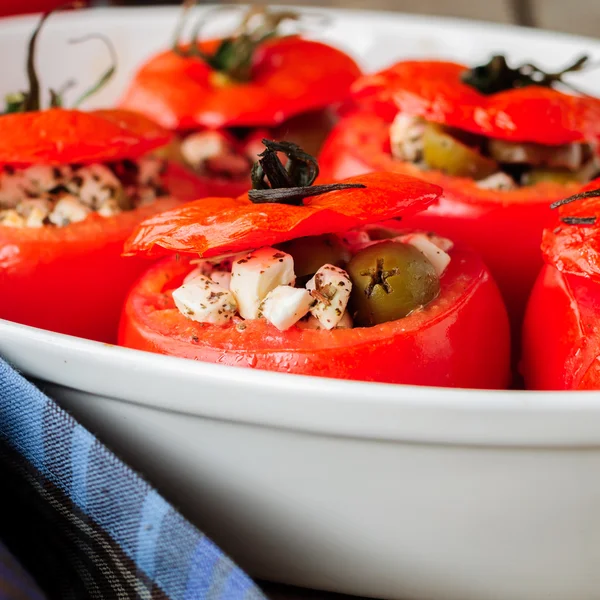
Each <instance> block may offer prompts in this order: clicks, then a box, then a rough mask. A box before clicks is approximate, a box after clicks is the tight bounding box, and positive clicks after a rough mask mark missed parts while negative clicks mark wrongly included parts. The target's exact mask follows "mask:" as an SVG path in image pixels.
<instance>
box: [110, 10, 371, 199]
mask: <svg viewBox="0 0 600 600" xmlns="http://www.w3.org/2000/svg"><path fill="white" fill-rule="evenodd" d="M185 15H186V13H185V12H184V20H183V21H182V25H183V23H184V22H185ZM303 18H304V17H302V16H301V15H298V14H295V13H293V12H291V11H282V12H273V11H269V10H268V9H265V8H254V9H252V10H250V12H249V13H248V14H247V15H246V17H245V18H244V19H243V20H242V23H241V24H240V26H239V28H238V30H237V31H236V32H235V33H234V34H233V35H232V36H230V37H226V38H222V39H213V40H208V41H199V40H198V39H197V34H198V29H199V27H198V28H195V31H194V37H195V39H193V41H192V43H191V44H183V43H181V42H180V40H179V36H177V38H178V39H176V41H175V43H174V46H173V48H172V49H170V50H167V51H165V52H162V53H160V54H158V55H156V56H154V57H152V58H151V59H150V60H149V61H148V62H147V63H145V64H144V65H143V66H142V67H141V69H140V70H139V71H138V72H137V74H136V75H135V77H134V79H133V81H132V82H131V85H130V87H129V89H128V90H127V92H126V94H125V96H124V97H123V99H122V102H121V106H122V107H124V108H128V109H132V110H136V111H139V112H141V113H143V114H145V115H146V116H148V117H150V118H152V119H153V120H155V121H156V122H157V123H160V124H161V125H163V126H164V127H166V128H168V129H170V130H174V131H176V132H177V134H178V138H177V140H176V142H174V144H173V146H172V147H171V149H170V152H171V155H172V156H175V157H176V158H178V159H179V160H180V161H182V162H183V163H185V164H187V165H188V166H189V167H191V168H193V169H194V170H195V172H196V173H197V174H198V175H200V176H202V177H203V178H204V179H205V181H206V184H207V186H209V188H210V190H211V192H212V193H213V194H214V195H224V196H237V195H239V194H242V193H244V192H245V191H246V190H247V189H248V187H249V186H250V169H251V167H252V164H253V163H254V161H255V160H256V154H257V152H260V148H261V147H260V140H261V139H262V138H263V137H265V136H267V137H276V138H281V139H287V140H289V141H292V142H296V143H299V144H301V145H302V146H303V147H305V148H306V149H307V150H309V151H311V149H312V151H313V153H315V152H316V151H317V149H318V148H320V146H321V143H322V141H323V140H324V138H325V136H326V134H327V132H328V131H329V130H330V129H331V127H332V124H333V119H334V115H333V113H332V111H331V108H332V107H333V106H334V105H336V104H337V103H340V102H341V101H343V100H344V99H345V98H346V96H347V94H348V91H349V88H350V85H351V84H352V82H353V81H354V80H355V79H356V78H357V77H358V76H359V75H360V70H359V68H358V66H357V65H356V63H355V62H354V61H353V60H352V59H351V58H350V57H349V56H348V55H346V54H344V53H343V52H342V51H340V50H338V49H336V48H333V47H332V46H329V45H326V44H323V43H320V42H317V41H311V40H307V39H303V38H302V37H301V36H299V35H283V33H282V31H281V27H282V24H284V22H295V21H296V22H297V21H301V20H302V19H303ZM203 19H206V15H204V14H203V15H202V16H201V20H203ZM201 23H202V21H201Z"/></svg>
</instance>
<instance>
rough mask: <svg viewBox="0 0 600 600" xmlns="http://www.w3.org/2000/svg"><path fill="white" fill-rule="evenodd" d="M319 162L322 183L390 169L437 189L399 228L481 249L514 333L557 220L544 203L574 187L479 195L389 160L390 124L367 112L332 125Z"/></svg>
mask: <svg viewBox="0 0 600 600" xmlns="http://www.w3.org/2000/svg"><path fill="white" fill-rule="evenodd" d="M319 164H320V166H321V177H322V179H323V180H325V179H327V180H329V179H340V178H345V177H350V176H355V175H358V174H362V173H367V172H371V171H394V172H401V173H406V174H408V175H412V176H414V177H418V178H420V179H423V180H425V181H429V182H431V183H435V184H437V185H440V186H441V187H442V188H443V189H444V194H443V196H442V198H441V199H440V200H439V202H438V203H436V204H434V205H432V206H430V207H429V208H427V210H425V211H423V212H420V213H418V214H415V215H410V216H408V217H406V218H403V219H402V223H403V225H404V226H406V227H407V228H414V229H422V230H426V231H435V232H436V233H438V234H440V235H443V236H445V237H448V238H450V239H453V240H456V241H460V242H463V243H465V244H467V245H468V246H470V247H471V248H473V249H474V250H476V251H477V252H479V253H480V254H481V256H482V258H483V259H484V261H485V263H486V265H487V266H488V267H489V268H490V271H491V273H492V275H493V277H494V279H495V280H496V282H497V283H498V286H499V288H500V290H501V292H502V295H503V297H504V299H505V302H506V305H507V307H508V311H509V315H510V317H511V321H512V322H513V327H514V331H515V332H518V331H519V328H520V324H521V322H522V318H523V314H524V311H525V306H526V304H527V298H528V296H529V292H530V291H531V288H532V286H533V283H534V281H535V278H536V276H537V274H538V273H539V270H540V268H541V266H542V258H541V253H540V240H541V237H542V230H543V229H544V227H547V226H549V225H551V224H552V223H554V221H555V218H556V215H554V214H553V212H552V211H551V210H550V206H549V205H550V203H551V202H553V201H554V200H558V199H561V198H564V197H566V196H569V195H570V194H572V193H575V192H576V191H577V190H578V187H579V186H578V185H577V184H574V185H562V184H538V185H535V186H531V187H527V188H521V189H519V190H515V191H494V190H484V189H481V188H479V187H477V185H476V184H475V182H473V181H472V180H469V179H464V178H457V177H450V176H447V175H444V174H442V173H440V172H437V171H423V170H421V169H419V168H417V167H415V166H414V165H412V164H410V163H405V162H401V161H398V160H395V159H394V158H393V157H392V155H391V153H390V144H389V123H387V122H386V121H384V120H383V119H381V118H379V117H377V116H376V115H372V114H365V113H359V114H353V115H351V116H348V117H346V118H345V119H343V120H342V121H341V122H340V123H339V124H338V125H337V127H336V128H335V129H334V130H333V132H332V134H331V135H330V137H329V138H328V140H327V141H326V143H325V146H324V148H323V151H322V152H321V156H320V160H319Z"/></svg>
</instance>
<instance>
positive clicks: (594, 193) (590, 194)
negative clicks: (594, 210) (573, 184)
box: [550, 189, 600, 209]
mask: <svg viewBox="0 0 600 600" xmlns="http://www.w3.org/2000/svg"><path fill="white" fill-rule="evenodd" d="M587 198H600V189H597V190H588V191H587V192H580V193H579V194H574V195H573V196H569V197H568V198H563V199H562V200H557V201H556V202H553V203H552V204H551V205H550V208H552V209H554V208H558V207H559V206H564V205H565V204H571V202H576V201H577V200H585V199H587Z"/></svg>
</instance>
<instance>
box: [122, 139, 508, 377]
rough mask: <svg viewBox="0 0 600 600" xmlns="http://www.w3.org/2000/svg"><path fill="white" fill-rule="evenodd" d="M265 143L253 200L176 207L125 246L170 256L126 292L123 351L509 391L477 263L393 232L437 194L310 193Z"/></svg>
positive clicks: (500, 330)
mask: <svg viewBox="0 0 600 600" xmlns="http://www.w3.org/2000/svg"><path fill="white" fill-rule="evenodd" d="M265 143H266V144H267V150H266V151H265V152H264V153H263V154H262V155H261V159H260V161H259V163H258V167H257V168H256V169H254V171H253V174H254V177H253V183H254V187H255V188H256V189H253V190H251V191H250V192H249V193H248V194H246V195H243V196H240V197H239V198H235V199H234V198H226V199H224V198H212V199H205V201H203V202H194V203H191V204H187V205H184V206H181V207H180V208H177V209H174V210H172V211H169V212H167V213H165V214H164V215H158V216H156V217H153V218H151V219H149V220H148V221H146V222H145V223H143V224H142V225H141V226H140V227H139V228H138V230H137V232H136V233H135V234H134V235H133V236H132V237H131V239H130V241H129V242H128V244H127V246H126V253H127V254H139V253H150V254H156V253H157V251H158V252H159V253H164V252H167V253H170V254H171V257H168V258H166V259H164V260H163V261H161V262H158V263H156V264H155V265H154V266H152V267H151V268H150V269H149V270H148V271H147V273H146V274H145V275H143V276H142V277H141V279H140V280H139V281H138V282H137V284H136V285H135V286H134V288H133V289H132V291H131V293H130V294H129V297H128V299H127V302H126V304H125V307H124V311H123V315H122V319H121V327H120V336H119V341H120V343H121V344H122V345H124V346H128V347H130V348H137V349H140V350H147V351H151V352H157V353H161V354H169V355H172V356H180V357H185V358H192V359H196V360H202V361H209V362H215V363H220V364H227V365H235V366H242V367H254V368H258V369H267V370H274V371H284V372H288V373H297V374H304V375H318V376H324V377H334V378H343V379H354V380H363V381H379V382H388V383H407V384H420V385H440V386H456V387H478V388H503V387H505V386H506V385H507V382H508V371H509V332H508V319H507V316H506V311H505V308H504V305H503V303H502V300H501V297H500V293H499V292H498V289H497V288H496V285H495V283H494V282H493V280H492V278H491V276H490V275H489V273H488V271H487V270H486V268H485V266H484V265H483V262H482V261H481V260H480V259H479V258H478V257H477V256H476V255H474V254H473V253H472V252H471V251H468V250H465V249H462V248H461V247H459V246H456V247H454V245H453V243H452V242H451V241H450V240H447V239H444V238H439V237H437V236H435V235H433V234H425V233H418V232H417V233H415V232H405V231H400V230H399V226H398V222H397V221H391V222H390V221H389V220H390V219H395V218H397V217H400V216H405V215H408V214H413V213H415V212H417V211H418V210H422V209H424V208H425V207H426V206H428V205H430V204H431V203H432V202H433V201H434V200H436V198H437V197H438V196H439V194H440V192H441V190H440V188H438V187H437V186H435V185H433V184H429V183H425V182H422V181H419V180H417V179H414V178H411V177H407V176H404V175H401V174H392V173H376V174H368V175H364V176H361V177H356V178H352V179H348V180H345V181H343V182H341V183H338V184H331V185H321V186H311V184H312V182H313V181H314V178H315V177H316V175H317V172H318V171H317V170H316V165H315V164H314V163H311V162H310V157H307V155H306V154H304V153H302V152H299V149H298V148H297V147H294V146H293V145H287V144H276V143H272V142H266V141H265ZM282 151H283V152H284V153H286V154H287V155H288V162H287V166H286V167H285V168H284V167H283V166H282V164H281V162H279V158H278V155H277V153H278V152H282ZM307 168H308V170H309V172H308V173H307V172H306V169H307ZM269 186H271V187H269ZM372 223H380V224H379V225H371V224H372Z"/></svg>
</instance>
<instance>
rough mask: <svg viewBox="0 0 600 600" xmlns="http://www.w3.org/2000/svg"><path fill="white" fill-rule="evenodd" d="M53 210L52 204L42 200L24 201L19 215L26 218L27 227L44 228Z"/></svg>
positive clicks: (20, 206)
mask: <svg viewBox="0 0 600 600" xmlns="http://www.w3.org/2000/svg"><path fill="white" fill-rule="evenodd" d="M51 210H52V205H51V204H50V202H49V201H48V200H44V199H42V198H38V199H34V200H23V201H22V202H21V203H20V204H19V208H18V211H19V213H20V214H21V215H22V216H23V217H25V220H26V225H27V227H43V225H44V220H45V219H46V217H48V215H49V214H50V211H51Z"/></svg>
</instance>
